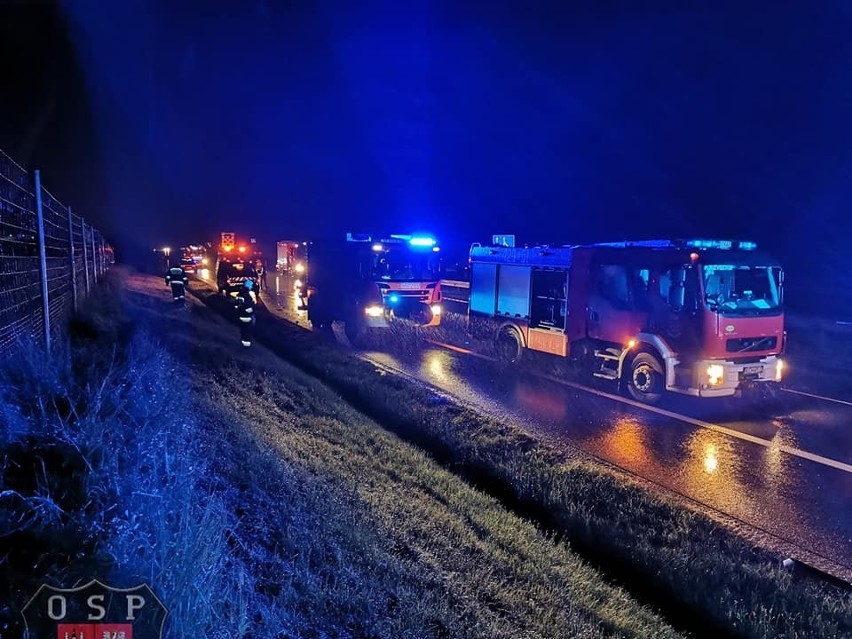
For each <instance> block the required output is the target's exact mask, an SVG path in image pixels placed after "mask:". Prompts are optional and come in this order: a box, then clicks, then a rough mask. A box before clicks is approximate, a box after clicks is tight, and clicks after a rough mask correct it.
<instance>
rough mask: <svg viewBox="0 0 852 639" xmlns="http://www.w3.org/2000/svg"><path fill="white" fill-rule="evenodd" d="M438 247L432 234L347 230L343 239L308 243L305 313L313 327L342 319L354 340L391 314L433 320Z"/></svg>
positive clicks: (437, 315) (437, 313) (437, 311)
mask: <svg viewBox="0 0 852 639" xmlns="http://www.w3.org/2000/svg"><path fill="white" fill-rule="evenodd" d="M439 250H440V248H439V247H438V245H437V242H436V241H435V239H434V238H432V237H430V236H419V235H416V236H412V235H391V236H389V237H386V238H381V239H377V238H374V237H372V236H370V235H355V234H352V233H348V234H347V236H346V239H345V240H344V239H340V240H327V241H321V240H319V241H314V242H311V243H309V245H308V259H307V272H306V275H307V277H306V280H307V281H306V285H307V289H308V293H309V294H308V295H307V310H308V319H309V320H310V322H311V324H313V325H314V326H317V327H323V326H330V325H331V323H332V322H333V321H335V320H342V321H343V322H345V325H346V334H347V336H348V337H349V339H350V340H353V341H355V340H357V339H358V338H359V337H360V336H361V335H362V334H363V332H364V331H365V330H367V329H371V328H387V327H388V326H389V323H390V322H391V321H393V320H394V319H396V318H405V319H408V320H411V321H414V322H417V323H419V324H422V325H424V326H436V325H438V324H439V323H440V321H441V304H440V302H441V292H440V286H439V284H438V282H439V279H440V275H439V260H438V252H439Z"/></svg>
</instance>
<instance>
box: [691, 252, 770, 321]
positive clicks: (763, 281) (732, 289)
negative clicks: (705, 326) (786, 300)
mask: <svg viewBox="0 0 852 639" xmlns="http://www.w3.org/2000/svg"><path fill="white" fill-rule="evenodd" d="M702 277H703V284H704V299H705V302H706V304H707V307H708V308H709V309H710V310H711V311H715V312H718V313H720V314H722V315H726V316H757V315H771V314H774V313H777V312H778V311H780V309H781V301H782V293H781V282H782V278H781V269H780V268H778V267H775V266H743V265H733V264H706V265H704V266H703V267H702Z"/></svg>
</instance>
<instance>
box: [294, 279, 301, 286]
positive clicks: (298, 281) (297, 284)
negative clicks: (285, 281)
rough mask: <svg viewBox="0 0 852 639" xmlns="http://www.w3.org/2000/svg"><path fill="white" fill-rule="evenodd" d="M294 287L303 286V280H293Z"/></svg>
mask: <svg viewBox="0 0 852 639" xmlns="http://www.w3.org/2000/svg"><path fill="white" fill-rule="evenodd" d="M293 288H302V280H300V279H296V280H295V281H294V282H293Z"/></svg>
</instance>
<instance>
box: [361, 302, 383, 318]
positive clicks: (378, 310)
mask: <svg viewBox="0 0 852 639" xmlns="http://www.w3.org/2000/svg"><path fill="white" fill-rule="evenodd" d="M384 312H385V309H383V308H382V307H381V306H378V305H376V304H374V305H372V306H367V307H365V308H364V313H365V314H366V315H367V316H368V317H381V316H382V315H383V314H384Z"/></svg>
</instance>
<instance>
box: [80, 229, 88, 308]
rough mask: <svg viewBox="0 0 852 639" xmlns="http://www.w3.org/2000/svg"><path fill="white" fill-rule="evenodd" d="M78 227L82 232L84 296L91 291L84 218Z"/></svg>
mask: <svg viewBox="0 0 852 639" xmlns="http://www.w3.org/2000/svg"><path fill="white" fill-rule="evenodd" d="M80 226H81V228H82V231H83V272H84V273H85V274H86V295H88V294H89V291H91V286H90V285H89V249H88V246H87V244H86V220H85V219H84V218H82V217H81V218H80Z"/></svg>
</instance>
